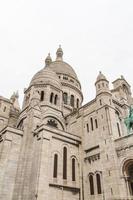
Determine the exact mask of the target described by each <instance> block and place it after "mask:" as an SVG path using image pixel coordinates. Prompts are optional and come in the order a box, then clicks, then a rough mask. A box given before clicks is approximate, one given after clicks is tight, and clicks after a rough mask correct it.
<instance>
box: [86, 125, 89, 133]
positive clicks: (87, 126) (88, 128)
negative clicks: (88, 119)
mask: <svg viewBox="0 0 133 200" xmlns="http://www.w3.org/2000/svg"><path fill="white" fill-rule="evenodd" d="M86 127H87V132H89V124H86Z"/></svg>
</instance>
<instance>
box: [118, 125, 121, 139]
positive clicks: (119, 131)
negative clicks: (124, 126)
mask: <svg viewBox="0 0 133 200" xmlns="http://www.w3.org/2000/svg"><path fill="white" fill-rule="evenodd" d="M117 129H118V134H119V137H120V136H121V132H120V126H119V123H118V122H117Z"/></svg>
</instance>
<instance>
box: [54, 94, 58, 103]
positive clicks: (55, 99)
mask: <svg viewBox="0 0 133 200" xmlns="http://www.w3.org/2000/svg"><path fill="white" fill-rule="evenodd" d="M57 99H58V95H57V94H56V95H55V98H54V104H55V105H56V104H57Z"/></svg>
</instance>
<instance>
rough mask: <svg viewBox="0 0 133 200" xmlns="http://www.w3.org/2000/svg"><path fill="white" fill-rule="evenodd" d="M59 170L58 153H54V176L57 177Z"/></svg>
mask: <svg viewBox="0 0 133 200" xmlns="http://www.w3.org/2000/svg"><path fill="white" fill-rule="evenodd" d="M57 170H58V155H57V154H55V155H54V171H53V177H54V178H57Z"/></svg>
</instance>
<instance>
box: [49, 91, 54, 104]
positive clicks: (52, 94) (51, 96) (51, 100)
mask: <svg viewBox="0 0 133 200" xmlns="http://www.w3.org/2000/svg"><path fill="white" fill-rule="evenodd" d="M53 96H54V93H53V92H52V93H51V95H50V103H52V102H53Z"/></svg>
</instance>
